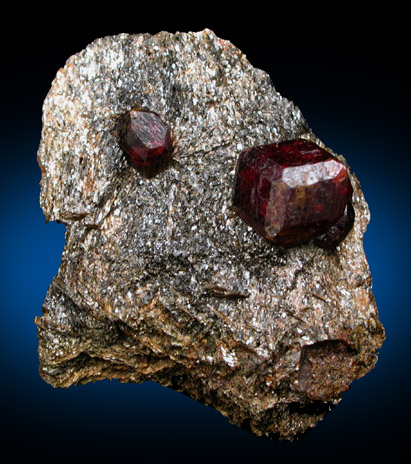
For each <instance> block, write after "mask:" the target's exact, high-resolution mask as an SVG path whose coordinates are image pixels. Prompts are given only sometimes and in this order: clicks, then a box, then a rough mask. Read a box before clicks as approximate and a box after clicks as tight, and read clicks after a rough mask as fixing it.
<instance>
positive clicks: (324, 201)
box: [233, 139, 354, 248]
mask: <svg viewBox="0 0 411 464" xmlns="http://www.w3.org/2000/svg"><path fill="white" fill-rule="evenodd" d="M352 191H353V190H352V186H351V183H350V178H349V176H348V172H347V168H346V166H345V165H344V164H343V163H342V162H341V161H339V160H338V159H337V158H335V157H334V156H333V155H332V154H331V153H329V152H328V151H327V150H324V149H323V148H321V147H320V146H318V145H317V144H315V143H313V142H311V141H307V140H303V139H297V140H290V141H286V142H280V143H273V144H269V145H261V146H256V147H252V148H249V149H247V150H245V151H243V152H242V153H241V154H240V156H239V158H238V163H237V170H236V175H235V182H234V193H233V208H234V210H235V212H236V213H237V214H238V216H239V217H240V218H241V219H242V220H243V221H244V222H245V223H246V224H248V225H249V226H251V227H252V228H253V229H254V230H255V231H256V232H257V233H258V234H259V235H261V236H262V237H264V238H266V239H267V240H268V241H270V242H272V243H274V244H276V245H280V246H295V245H299V244H301V243H305V242H307V241H309V240H311V239H316V240H315V243H316V245H317V246H320V247H322V248H333V247H335V246H336V245H338V243H340V242H341V240H343V239H344V238H345V236H346V235H347V234H348V232H349V231H350V230H351V228H352V226H353V223H354V209H353V207H352V204H351V197H352Z"/></svg>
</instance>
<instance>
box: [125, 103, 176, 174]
mask: <svg viewBox="0 0 411 464" xmlns="http://www.w3.org/2000/svg"><path fill="white" fill-rule="evenodd" d="M116 136H117V140H118V143H119V146H120V148H121V149H122V151H123V152H124V154H125V155H126V158H127V160H128V162H129V164H130V165H131V166H133V167H134V168H135V169H137V170H138V171H139V172H140V173H141V174H142V175H143V176H145V177H152V176H154V175H156V174H157V173H158V172H160V171H162V170H163V169H164V168H165V167H166V166H167V165H168V163H169V162H170V160H171V157H172V151H173V146H172V140H171V134H170V129H169V127H168V126H167V124H166V123H165V122H164V121H163V120H162V119H161V117H160V116H159V115H158V114H157V113H156V112H154V111H148V110H143V109H140V108H135V109H132V110H130V111H128V112H127V113H125V114H123V115H122V116H121V118H120V119H119V121H118V124H117V127H116Z"/></svg>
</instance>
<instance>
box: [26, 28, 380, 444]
mask: <svg viewBox="0 0 411 464" xmlns="http://www.w3.org/2000/svg"><path fill="white" fill-rule="evenodd" d="M136 105H140V106H142V107H146V108H149V109H151V110H153V111H156V112H158V113H159V114H160V115H161V117H162V118H163V119H164V120H165V121H166V122H167V123H168V124H169V126H170V127H171V130H172V136H173V144H174V146H175V152H174V156H173V161H172V163H171V165H170V166H169V167H168V169H167V170H165V171H163V172H161V173H160V174H158V175H157V176H155V177H154V178H151V179H146V178H144V177H142V176H141V175H139V173H138V172H136V171H135V170H134V169H133V168H132V167H130V166H129V165H128V163H127V162H126V160H125V157H124V155H123V153H122V152H121V150H120V149H119V147H118V145H117V143H116V140H115V137H114V134H113V130H114V127H115V124H116V121H117V119H118V118H119V116H120V115H121V114H122V113H124V112H125V111H127V110H129V109H130V108H132V107H134V106H136ZM297 137H302V138H306V139H311V140H313V141H314V142H316V143H319V144H320V145H321V146H324V145H323V144H322V142H321V141H320V140H318V138H317V137H316V136H315V135H314V134H313V133H312V131H311V130H310V128H309V127H308V125H307V123H306V121H305V120H304V118H303V116H302V115H301V113H300V111H299V109H298V108H297V107H296V106H295V105H294V104H293V103H292V102H290V101H288V100H287V99H285V98H283V97H282V96H281V95H279V94H278V93H277V92H276V90H275V89H274V87H273V85H272V83H271V80H270V77H269V76H268V75H267V74H266V73H264V72H263V71H261V70H258V69H255V68H253V67H252V66H251V65H250V63H249V62H248V60H247V59H246V57H245V56H244V55H243V54H242V53H241V51H239V50H238V49H237V48H236V47H235V46H234V45H232V44H231V43H230V42H228V41H226V40H221V39H219V38H218V37H216V36H215V34H214V33H213V32H212V31H210V30H204V31H202V32H197V33H177V34H170V33H167V32H160V33H158V34H156V35H154V36H152V35H149V34H138V35H127V34H121V35H118V36H113V37H105V38H101V39H98V40H96V41H95V42H93V43H92V44H90V45H89V46H88V47H87V48H86V49H85V50H83V51H81V52H80V53H78V54H76V55H74V56H72V57H71V58H69V59H68V61H67V63H66V65H65V66H64V68H63V69H61V70H59V71H58V73H57V75H56V78H55V80H54V81H53V84H52V87H51V89H50V92H49V93H48V95H47V97H46V99H45V102H44V107H43V130H42V138H41V142H40V147H39V151H38V161H39V164H40V167H41V170H42V180H41V206H42V208H43V211H44V214H45V216H46V218H47V220H49V221H60V222H63V223H64V224H65V225H66V245H65V249H64V252H63V256H62V262H61V266H60V269H59V271H58V274H57V276H56V277H55V279H54V280H53V282H52V283H51V285H50V288H49V291H48V293H47V296H46V299H45V302H44V306H43V315H42V317H37V318H36V320H35V322H36V324H37V326H38V336H39V358H40V374H41V376H42V377H43V378H44V380H45V381H47V382H49V383H50V384H51V385H53V386H55V387H68V386H70V385H72V384H77V383H86V382H90V381H96V380H100V379H104V378H110V379H118V380H120V381H121V382H143V381H145V380H149V379H150V380H153V381H156V382H160V383H161V384H162V385H166V386H169V387H172V388H174V389H176V390H179V391H182V392H185V393H186V394H188V395H190V396H191V397H192V398H195V399H197V400H199V401H202V402H204V403H205V404H208V405H210V406H212V407H214V408H216V409H217V410H219V411H221V413H222V414H224V415H226V416H227V417H228V418H229V420H230V421H231V422H233V423H235V424H237V425H239V426H242V427H247V428H248V429H250V430H252V431H253V432H254V433H255V434H257V435H268V436H270V437H279V438H281V439H289V440H292V439H293V438H295V437H296V436H298V435H299V434H300V433H303V432H304V431H306V430H307V429H308V428H310V427H313V426H314V425H315V424H316V423H317V422H318V420H320V419H321V418H322V417H323V416H324V415H325V414H326V413H327V411H329V410H330V408H331V407H332V406H333V405H335V404H336V403H338V401H339V400H340V399H341V393H342V392H343V391H344V390H346V389H347V388H348V387H349V385H350V384H351V382H352V381H353V380H354V379H356V378H358V377H361V376H362V375H364V374H366V373H367V372H368V371H369V370H370V369H372V368H373V367H374V365H375V363H376V360H377V350H378V349H379V348H380V346H381V345H382V342H383V340H384V329H383V327H382V325H381V323H380V321H379V319H378V312H377V308H376V305H375V301H374V297H373V294H372V292H371V276H370V271H369V267H368V264H367V260H366V257H365V255H364V250H363V244H362V237H363V234H364V232H365V230H366V227H367V223H368V222H369V210H368V207H367V204H366V202H365V200H364V197H363V194H362V192H361V189H360V185H359V182H358V180H357V179H356V177H355V175H354V174H352V173H350V176H351V182H352V185H353V188H354V194H353V206H354V209H355V217H356V219H355V224H354V228H353V230H352V231H351V232H350V233H349V234H348V236H347V237H346V239H345V240H344V241H343V242H342V243H341V245H339V246H338V247H337V248H336V249H335V250H334V251H325V250H323V249H320V248H318V247H316V246H315V245H313V244H312V243H309V244H306V245H301V246H297V247H294V248H290V249H284V248H281V247H276V246H274V245H272V244H269V243H267V242H266V241H265V240H264V239H263V238H261V237H259V236H258V235H257V234H256V233H255V232H253V231H252V230H251V228H249V227H248V226H247V225H245V224H244V223H243V222H242V221H241V220H240V219H239V218H238V217H237V216H236V215H235V213H234V212H233V210H232V207H231V196H232V187H233V178H234V174H235V165H236V161H237V157H238V154H239V153H240V151H241V150H243V149H245V148H247V147H250V146H252V145H257V144H264V143H272V142H277V141H282V140H287V139H294V138H297ZM330 151H331V150H330ZM336 156H337V157H338V158H339V159H341V160H342V161H343V162H344V163H345V160H344V158H343V157H342V156H340V155H336ZM136 394H137V393H136Z"/></svg>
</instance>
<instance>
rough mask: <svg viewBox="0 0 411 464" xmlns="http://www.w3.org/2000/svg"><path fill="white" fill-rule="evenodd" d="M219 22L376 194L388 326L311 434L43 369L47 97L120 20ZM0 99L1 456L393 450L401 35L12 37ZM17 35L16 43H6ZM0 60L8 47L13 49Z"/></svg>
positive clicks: (141, 457)
mask: <svg viewBox="0 0 411 464" xmlns="http://www.w3.org/2000/svg"><path fill="white" fill-rule="evenodd" d="M204 27H210V28H211V29H214V31H215V32H216V33H217V35H219V36H220V37H222V38H225V39H228V40H230V41H231V42H233V43H234V44H235V45H236V46H238V47H239V48H240V49H241V50H242V51H243V52H245V53H246V55H247V57H248V59H249V60H250V61H251V63H252V64H253V65H254V66H256V67H259V68H261V69H264V70H265V71H267V72H268V73H269V74H270V75H271V77H272V80H273V83H274V85H275V87H276V89H277V90H278V91H279V92H280V93H281V94H282V95H283V96H285V97H287V98H289V99H291V100H293V101H294V102H295V103H296V104H297V105H298V106H299V108H300V109H301V111H302V113H303V114H304V116H305V118H306V119H307V121H308V123H309V124H310V126H311V127H312V129H313V130H314V132H315V133H316V134H317V135H318V136H319V137H320V139H322V140H323V141H324V142H325V143H326V145H328V146H330V147H332V148H333V149H334V151H336V152H338V153H341V154H343V155H344V156H345V157H346V159H347V161H348V163H349V164H350V166H351V168H352V170H353V171H354V172H355V173H356V174H357V176H358V177H359V179H360V181H361V184H362V188H363V191H364V194H365V196H366V199H367V201H368V203H369V206H370V209H371V215H372V219H371V223H370V225H369V228H368V231H367V233H366V235H365V249H366V253H367V256H368V259H369V263H370V267H371V271H372V274H373V280H374V293H375V297H376V300H377V304H378V307H379V312H380V318H381V321H382V322H383V324H384V326H385V328H386V335H387V340H386V342H385V344H384V346H383V348H382V350H381V352H380V359H379V362H378V364H377V367H376V368H375V369H374V370H373V371H372V372H371V373H369V374H368V375H367V376H366V377H364V378H362V379H359V380H357V381H355V382H354V384H353V385H352V387H351V389H350V390H349V391H347V392H346V393H344V394H343V401H342V402H341V403H340V404H339V405H338V406H337V407H336V408H335V409H334V410H333V411H332V412H331V413H330V414H328V415H327V416H326V418H325V420H324V421H322V422H321V423H319V424H318V426H317V427H316V428H315V429H314V430H312V431H311V432H310V433H309V434H308V435H307V436H306V437H305V438H304V439H303V440H301V441H298V442H295V443H292V444H290V443H277V442H271V441H268V440H265V439H261V438H256V437H255V436H253V435H251V434H249V433H248V432H245V431H242V430H240V429H238V428H237V427H235V426H232V425H230V424H229V423H228V422H227V420H226V419H225V418H224V417H222V416H221V415H220V414H219V413H217V412H216V411H214V410H212V409H211V408H208V407H205V406H203V405H201V404H199V403H196V402H195V401H193V400H191V399H189V398H187V397H185V396H183V395H181V394H178V393H176V392H174V391H172V390H169V389H166V388H163V387H161V386H159V385H156V384H153V383H149V382H148V383H145V384H141V385H130V384H125V385H122V384H119V383H118V382H114V381H113V382H109V381H103V382H99V383H95V384H89V385H85V386H79V387H72V388H69V389H67V390H61V389H58V390H56V389H53V388H52V387H51V386H49V385H47V384H46V383H45V382H44V381H43V380H41V378H40V377H39V375H38V359H37V352H36V350H37V335H36V328H35V325H34V324H33V319H34V317H35V316H36V315H40V314H41V306H42V303H43V300H44V297H45V294H46V291H47V288H48V286H49V284H50V282H51V280H52V278H53V276H54V275H55V274H56V272H57V269H58V266H59V263H60V258H61V252H62V250H63V246H64V226H63V225H59V224H55V223H49V224H45V220H44V217H43V214H42V211H41V209H40V207H39V202H38V199H39V181H40V174H41V173H40V169H39V167H38V166H37V163H36V151H37V148H38V144H39V140H40V131H41V105H42V101H43V99H44V97H45V96H46V93H47V91H48V89H49V88H50V85H51V81H52V79H53V78H54V75H55V73H56V71H57V70H58V68H59V67H61V66H63V65H64V63H65V61H66V59H67V58H68V57H69V56H70V55H72V54H73V53H76V52H78V51H80V50H82V49H83V48H84V47H85V46H86V45H87V44H88V43H89V42H91V41H92V40H94V39H95V38H97V37H99V36H103V35H111V34H114V33H118V32H152V33H155V32H158V31H159V30H162V29H167V30H169V31H171V32H175V31H176V30H200V29H202V28H204ZM3 47H4V49H5V50H6V52H5V55H4V52H3V61H2V62H3V64H4V63H5V69H4V70H3V71H2V75H1V80H2V89H3V95H2V99H1V103H0V104H1V112H0V113H1V121H0V122H1V126H0V127H1V128H2V144H1V163H2V181H1V184H0V187H1V199H2V210H1V221H2V224H1V228H0V234H1V238H0V246H1V263H2V267H1V276H0V282H1V296H2V298H1V316H2V320H1V324H0V342H1V354H2V356H1V364H2V365H1V393H2V394H1V399H2V408H1V418H2V424H3V425H5V426H6V428H5V431H3V432H2V434H1V435H0V437H1V442H2V443H1V448H0V449H1V452H2V456H7V459H6V462H37V461H38V462H52V461H53V462H66V460H67V462H69V461H70V462H73V460H74V459H75V460H76V461H77V462H85V461H86V457H88V458H89V461H88V462H101V463H105V462H110V461H112V460H113V459H114V458H116V460H122V459H127V460H128V462H139V463H145V462H163V463H174V462H181V463H185V462H199V461H201V462H203V461H210V462H249V461H253V462H276V461H280V460H283V459H287V462H297V461H304V462H307V463H308V462H322V461H324V462H325V461H327V462H328V461H330V460H331V461H333V462H359V461H361V460H363V459H367V461H368V460H371V459H374V458H378V457H386V458H388V457H389V458H390V459H392V460H393V461H395V460H396V459H399V458H400V456H401V454H402V452H403V451H404V450H405V449H407V448H408V443H407V440H408V436H409V429H410V427H409V425H408V421H409V419H408V418H409V416H410V413H411V411H410V402H409V400H408V394H409V388H410V387H409V385H410V380H411V374H410V336H409V327H410V326H411V317H410V309H411V308H410V297H409V288H410V284H409V277H410V272H409V269H410V245H409V229H410V208H409V201H410V183H409V179H410V171H409V169H410V159H409V154H410V153H409V144H408V134H409V128H410V117H409V109H410V98H409V92H408V82H406V79H407V78H408V73H406V66H407V62H408V58H409V53H408V50H407V49H406V47H405V46H404V45H401V43H396V42H394V41H391V42H382V41H378V40H367V41H347V40H337V39H332V40H305V39H304V40H303V39H301V40H291V41H290V40H289V39H288V37H283V38H279V37H278V36H277V37H275V36H271V35H270V34H268V33H267V34H263V33H260V34H259V35H252V36H251V35H250V36H249V34H247V33H246V31H244V30H239V31H233V30H232V31H229V30H228V29H227V28H219V27H214V28H213V25H212V24H203V25H200V26H197V27H194V26H193V25H191V26H190V25H188V26H182V27H180V28H176V27H170V26H169V25H167V24H164V25H158V26H157V27H155V28H149V27H147V28H144V29H142V28H141V27H140V29H139V30H132V31H130V30H128V31H125V30H123V29H119V30H106V31H103V32H101V31H100V32H99V33H89V34H83V35H71V36H70V35H63V34H59V35H54V36H36V35H32V36H30V37H24V36H16V37H15V38H14V39H13V40H11V39H8V42H6V43H5V44H3ZM7 50H8V51H7ZM4 59H5V61H4Z"/></svg>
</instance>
